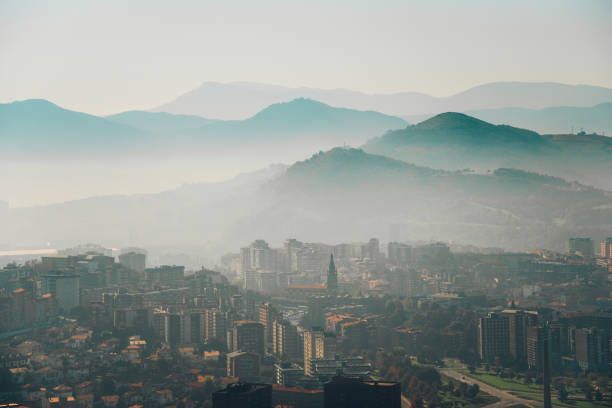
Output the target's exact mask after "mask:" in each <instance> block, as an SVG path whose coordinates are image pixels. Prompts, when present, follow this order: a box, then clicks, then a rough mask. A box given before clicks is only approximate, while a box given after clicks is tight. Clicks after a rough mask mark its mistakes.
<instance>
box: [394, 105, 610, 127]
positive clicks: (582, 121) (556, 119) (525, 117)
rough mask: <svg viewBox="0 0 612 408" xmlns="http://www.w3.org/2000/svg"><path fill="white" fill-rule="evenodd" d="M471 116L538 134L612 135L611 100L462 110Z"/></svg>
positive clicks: (411, 120)
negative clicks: (584, 105)
mask: <svg viewBox="0 0 612 408" xmlns="http://www.w3.org/2000/svg"><path fill="white" fill-rule="evenodd" d="M464 113H465V114H467V115H470V116H473V117H475V118H478V119H481V120H484V121H487V122H490V123H494V124H498V125H500V124H505V125H510V126H516V127H521V128H524V129H531V130H534V131H536V132H539V133H549V134H551V133H555V134H558V133H568V132H574V133H578V132H579V131H581V130H582V131H585V133H599V134H612V103H602V104H599V105H595V106H591V107H576V106H553V107H549V108H544V109H526V108H499V109H483V110H470V111H466V112H464ZM431 116H433V115H432V114H428V115H404V116H402V117H403V118H404V119H406V120H407V121H408V122H409V123H418V122H421V121H423V120H425V119H428V118H430V117H431Z"/></svg>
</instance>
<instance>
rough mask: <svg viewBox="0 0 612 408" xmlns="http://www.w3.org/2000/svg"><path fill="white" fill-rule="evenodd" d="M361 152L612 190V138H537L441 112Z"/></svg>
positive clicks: (552, 136) (383, 138)
mask: <svg viewBox="0 0 612 408" xmlns="http://www.w3.org/2000/svg"><path fill="white" fill-rule="evenodd" d="M364 150H366V151H367V152H370V153H374V154H382V155H385V156H389V157H393V158H396V159H399V160H405V161H409V162H413V163H415V164H418V165H422V166H430V167H434V168H441V169H447V170H457V169H464V168H471V169H477V170H480V171H485V170H492V169H495V168H498V167H511V168H517V169H523V170H527V171H535V172H540V173H546V174H551V175H556V176H559V177H564V178H567V179H570V180H578V181H580V182H582V183H585V184H589V185H593V186H597V187H600V188H605V189H612V181H610V180H606V179H605V178H602V177H601V175H602V174H608V173H610V172H612V139H611V138H606V137H602V136H597V135H582V136H576V135H540V134H538V133H535V132H532V131H529V130H524V129H519V128H515V127H511V126H506V125H492V124H490V123H488V122H484V121H481V120H479V119H476V118H473V117H470V116H467V115H463V114H459V113H452V112H449V113H444V114H440V115H437V116H435V117H433V118H430V119H428V120H426V121H423V122H421V123H419V124H417V125H412V126H408V127H407V128H405V129H402V130H397V131H392V132H388V133H386V134H385V135H383V136H381V137H378V138H374V139H371V140H369V141H368V142H367V143H366V144H365V145H364Z"/></svg>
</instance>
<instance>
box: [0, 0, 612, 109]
mask: <svg viewBox="0 0 612 408" xmlns="http://www.w3.org/2000/svg"><path fill="white" fill-rule="evenodd" d="M611 44H612V1H609V0H602V1H586V0H576V1H561V0H553V1H533V0H528V1H518V0H512V1H505V2H504V1H492V0H483V1H468V0H462V1H435V2H434V1H429V0H427V1H386V2H385V1H380V0H378V1H372V2H367V1H355V0H351V1H337V2H331V1H327V0H323V1H317V0H307V1H288V0H283V1H268V2H258V1H252V0H251V1H243V2H239V1H227V0H224V1H182V0H173V1H155V0H143V1H128V0H117V1H116V0H104V1H96V2H91V1H85V0H74V1H61V0H54V1H48V0H44V1H29V0H0V101H1V102H8V101H12V100H20V99H27V98H46V99H49V100H51V101H53V102H55V103H58V104H60V105H62V106H64V107H67V108H70V109H75V110H81V111H85V112H89V113H95V114H108V113H114V112H118V111H122V110H127V109H137V108H148V107H153V106H156V105H159V104H161V103H163V102H167V101H168V100H170V99H173V98H174V97H176V96H177V95H179V94H181V93H184V92H186V91H188V90H191V89H193V88H195V87H197V86H198V85H199V84H200V83H202V82H204V81H220V82H230V81H256V82H266V83H274V84H281V85H289V86H309V87H320V88H351V89H356V90H361V91H365V92H372V93H374V92H382V93H388V92H398V91H420V92H425V93H429V94H432V95H437V96H447V95H450V94H453V93H455V92H459V91H462V90H464V89H466V88H469V87H471V86H474V85H478V84H481V83H485V82H491V81H511V80H515V81H555V82H564V83H570V84H577V83H583V84H592V85H602V86H607V87H611V88H612V45H611Z"/></svg>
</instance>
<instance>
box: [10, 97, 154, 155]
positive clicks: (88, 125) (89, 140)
mask: <svg viewBox="0 0 612 408" xmlns="http://www.w3.org/2000/svg"><path fill="white" fill-rule="evenodd" d="M146 136H147V135H146V133H145V132H143V131H142V130H140V129H136V128H133V127H131V126H126V125H124V124H120V123H115V122H111V121H109V120H106V119H104V118H100V117H97V116H93V115H88V114H86V113H81V112H74V111H70V110H67V109H63V108H60V107H59V106H57V105H55V104H53V103H51V102H49V101H46V100H44V99H30V100H27V101H22V102H12V103H6V104H0V152H1V153H0V154H2V155H4V154H12V153H15V152H27V153H33V152H47V153H51V152H54V153H58V152H60V153H61V152H65V151H66V149H69V151H70V152H71V153H73V152H75V151H79V152H81V151H85V152H96V151H99V150H100V149H102V150H107V149H109V148H110V149H112V150H118V149H121V148H124V147H126V146H132V145H134V144H139V143H142V142H144V141H145V140H146Z"/></svg>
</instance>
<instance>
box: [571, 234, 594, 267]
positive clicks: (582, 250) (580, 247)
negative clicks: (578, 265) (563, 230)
mask: <svg viewBox="0 0 612 408" xmlns="http://www.w3.org/2000/svg"><path fill="white" fill-rule="evenodd" d="M569 253H570V254H575V255H580V256H582V257H583V258H584V259H585V260H587V261H590V260H591V259H593V255H594V254H595V252H594V246H593V240H592V239H591V238H570V239H569Z"/></svg>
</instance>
